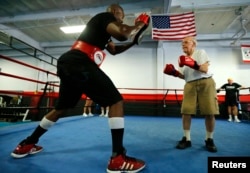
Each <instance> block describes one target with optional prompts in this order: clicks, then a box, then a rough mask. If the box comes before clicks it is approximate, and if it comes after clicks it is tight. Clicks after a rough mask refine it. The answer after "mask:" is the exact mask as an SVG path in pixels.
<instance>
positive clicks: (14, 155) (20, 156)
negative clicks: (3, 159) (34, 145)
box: [10, 149, 43, 159]
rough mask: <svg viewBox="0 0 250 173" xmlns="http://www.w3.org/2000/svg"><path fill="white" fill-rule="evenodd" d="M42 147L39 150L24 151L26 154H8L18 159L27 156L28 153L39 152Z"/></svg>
mask: <svg viewBox="0 0 250 173" xmlns="http://www.w3.org/2000/svg"><path fill="white" fill-rule="evenodd" d="M42 150H43V149H41V150H35V151H32V150H31V151H30V152H29V153H26V154H15V153H13V152H12V153H11V154H10V155H11V156H12V157H14V158H16V159H20V158H23V157H26V156H28V155H29V154H30V155H32V154H37V153H39V152H41V151H42Z"/></svg>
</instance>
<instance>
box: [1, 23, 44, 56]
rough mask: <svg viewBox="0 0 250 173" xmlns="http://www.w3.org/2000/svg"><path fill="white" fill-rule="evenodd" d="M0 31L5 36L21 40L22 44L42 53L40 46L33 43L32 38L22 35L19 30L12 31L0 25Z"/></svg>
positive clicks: (35, 42) (37, 43)
mask: <svg viewBox="0 0 250 173" xmlns="http://www.w3.org/2000/svg"><path fill="white" fill-rule="evenodd" d="M0 31H2V32H4V33H6V34H7V35H10V36H12V37H15V38H17V39H19V40H22V41H23V42H25V43H27V44H29V45H32V46H33V47H35V48H37V49H39V50H41V51H43V48H42V47H41V46H40V43H39V42H37V41H35V40H34V39H33V38H31V37H29V36H27V35H26V34H24V33H22V32H21V31H20V30H17V29H13V28H11V27H8V26H5V25H2V24H0Z"/></svg>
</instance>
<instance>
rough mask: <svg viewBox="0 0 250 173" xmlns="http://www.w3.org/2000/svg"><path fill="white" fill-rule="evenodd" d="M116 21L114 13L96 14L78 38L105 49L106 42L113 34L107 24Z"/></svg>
mask: <svg viewBox="0 0 250 173" xmlns="http://www.w3.org/2000/svg"><path fill="white" fill-rule="evenodd" d="M114 21H116V18H115V17H114V15H113V14H112V13H109V12H103V13H99V14H97V15H95V16H94V17H93V18H91V19H90V21H89V22H88V23H87V25H86V28H85V29H84V31H83V32H82V33H81V35H80V36H79V38H78V39H77V40H81V41H84V42H87V43H89V44H91V45H93V46H97V47H99V48H100V49H102V50H103V49H105V46H106V44H107V43H108V42H109V40H110V38H111V35H110V34H109V33H108V32H107V31H106V28H107V25H108V24H109V23H111V22H114Z"/></svg>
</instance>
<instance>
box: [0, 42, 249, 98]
mask: <svg viewBox="0 0 250 173" xmlns="http://www.w3.org/2000/svg"><path fill="white" fill-rule="evenodd" d="M198 48H199V49H205V50H206V51H207V53H208V55H209V56H210V60H211V63H210V64H211V66H210V68H211V70H212V71H213V72H214V79H215V81H216V83H217V86H218V87H219V86H221V85H222V84H224V83H226V82H227V78H228V77H232V78H233V79H234V81H235V82H238V83H240V84H242V85H243V86H246V87H249V86H250V77H249V75H250V64H246V63H243V61H242V57H241V49H240V47H239V46H238V47H237V46H236V47H231V46H230V45H229V43H228V42H223V41H221V42H218V41H216V42H215V41H214V42H213V41H210V42H208V41H201V42H198ZM57 51H58V50H57ZM0 54H1V52H0ZM181 54H182V50H181V44H180V42H159V43H158V44H157V43H156V42H152V43H143V44H142V45H140V46H134V47H133V48H131V49H130V50H128V51H127V52H124V53H122V54H119V55H116V56H112V55H109V54H107V57H106V60H105V61H104V63H103V65H102V66H101V68H102V69H103V70H104V71H105V72H106V73H107V74H108V75H109V76H110V78H111V79H112V80H113V82H114V83H115V85H116V86H117V88H139V89H143V88H144V89H166V88H168V89H182V88H183V85H184V80H181V79H179V78H175V77H172V76H167V75H164V74H163V68H164V67H165V64H166V63H172V64H174V65H175V66H176V67H178V66H177V65H178V63H177V59H178V57H179V56H180V55H181ZM18 60H19V61H23V62H25V63H29V64H31V65H34V66H37V67H39V68H43V69H45V70H51V71H52V72H54V73H56V69H55V67H54V66H50V65H48V64H45V63H43V62H41V61H38V60H36V59H33V58H18ZM0 68H1V69H2V72H5V73H11V74H15V75H20V76H23V77H27V78H33V79H35V80H44V81H47V80H53V81H55V80H59V79H58V78H57V77H54V76H51V75H49V76H47V75H46V74H44V73H41V72H40V73H39V74H38V72H37V71H36V70H30V69H29V68H26V67H23V66H20V65H16V64H14V63H11V62H8V61H6V60H2V59H1V58H0ZM42 87H43V86H42V85H37V84H36V83H32V82H27V81H22V80H18V79H12V78H7V77H3V76H0V90H29V91H32V90H34V91H35V90H36V89H37V88H38V89H40V88H42ZM121 92H122V93H148V92H150V93H156V92H157V93H165V91H161V90H160V91H148V90H144V91H143V90H126V89H123V90H121ZM244 92H245V93H249V91H248V90H245V91H243V92H242V93H244Z"/></svg>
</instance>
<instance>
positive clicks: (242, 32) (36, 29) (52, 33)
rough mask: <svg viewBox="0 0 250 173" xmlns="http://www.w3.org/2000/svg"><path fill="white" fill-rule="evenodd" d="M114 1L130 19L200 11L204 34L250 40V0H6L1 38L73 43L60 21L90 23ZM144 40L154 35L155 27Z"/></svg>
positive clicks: (0, 11)
mask: <svg viewBox="0 0 250 173" xmlns="http://www.w3.org/2000/svg"><path fill="white" fill-rule="evenodd" d="M112 3H119V4H120V5H121V6H122V7H123V8H124V11H125V14H126V16H125V21H124V23H127V24H133V22H134V19H135V17H136V16H137V15H138V14H139V13H142V12H147V13H149V14H167V13H168V14H176V13H183V12H190V11H194V12H195V21H196V31H197V38H198V40H230V41H231V44H237V43H239V42H240V41H248V42H249V41H250V0H237V1H236V0H220V1H218V0H68V1H62V0H1V1H0V32H2V34H1V33H0V43H1V42H2V43H6V42H8V38H9V37H8V36H7V37H6V35H5V34H7V35H9V36H13V37H15V38H17V39H18V40H21V41H23V42H25V43H27V44H29V45H32V46H34V47H36V48H37V49H40V50H43V51H46V49H49V48H55V47H69V46H70V45H72V43H73V41H74V40H75V39H76V38H77V37H78V35H79V34H69V35H66V34H64V33H63V32H62V31H61V30H60V29H59V27H61V26H67V25H78V24H85V23H87V22H88V20H89V19H90V18H91V17H92V16H94V15H95V14H96V13H99V12H103V11H105V10H106V7H107V6H108V5H110V4H112ZM3 33H5V34H3ZM143 41H154V40H152V39H151V28H148V30H147V33H146V36H145V38H144V39H143ZM15 43H16V42H15ZM15 43H13V44H15ZM4 45H5V44H4ZM4 49H7V48H6V47H3V46H1V44H0V52H1V50H2V51H3V50H4Z"/></svg>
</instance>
